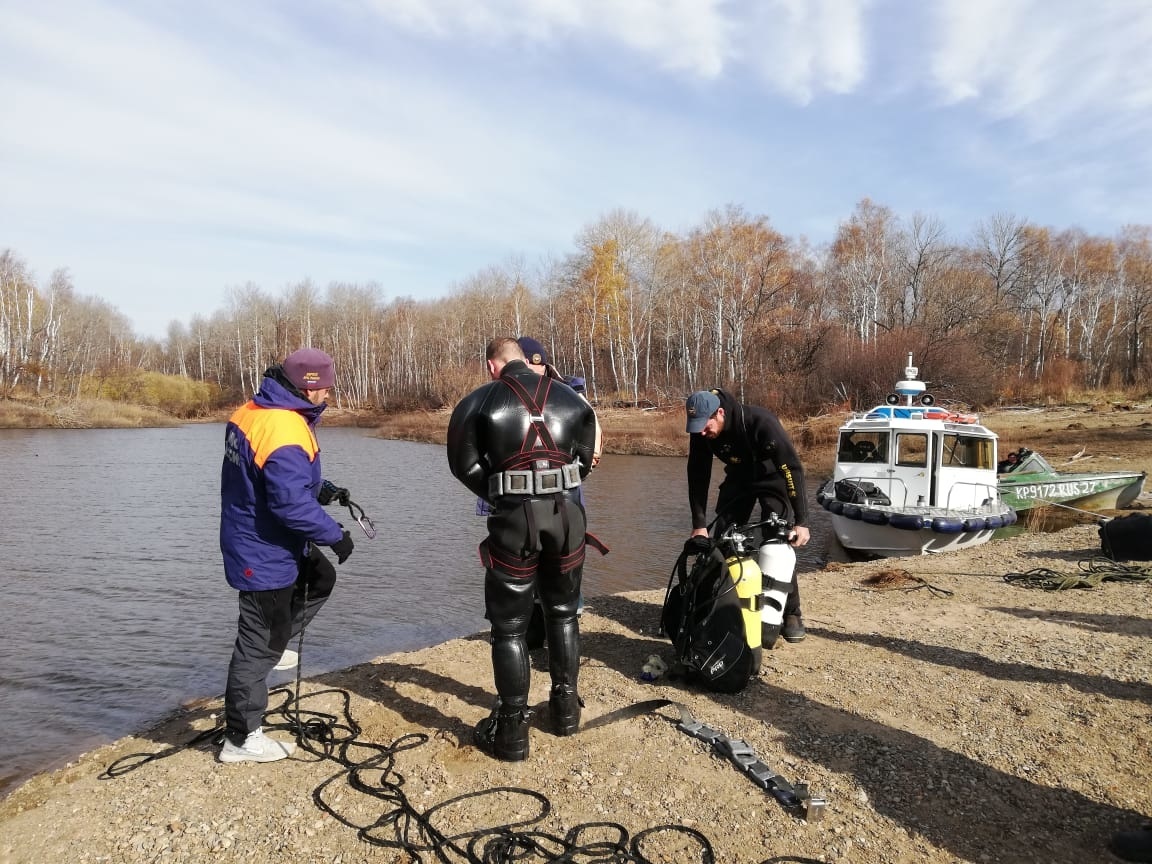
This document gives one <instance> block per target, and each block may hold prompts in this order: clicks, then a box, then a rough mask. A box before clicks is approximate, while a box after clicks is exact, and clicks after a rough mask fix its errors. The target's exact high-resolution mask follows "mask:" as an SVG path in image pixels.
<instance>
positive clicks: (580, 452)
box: [447, 360, 596, 503]
mask: <svg viewBox="0 0 1152 864" xmlns="http://www.w3.org/2000/svg"><path fill="white" fill-rule="evenodd" d="M508 381H516V382H519V383H520V384H521V385H522V386H523V388H524V389H526V390H527V392H529V393H531V394H540V395H539V396H538V397H537V401H538V402H539V404H540V407H541V408H542V409H543V417H544V425H545V427H547V431H548V433H549V434H550V436H551V438H552V446H551V447H548V446H547V445H546V443H545V442H542V441H540V439H539V436H538V435H537V433H536V431H535V430H534V429H533V428H532V422H531V419H530V417H529V411H528V408H527V407H526V406H525V404H524V402H523V400H522V399H521V398H520V397H519V396H518V395H517V394H516V391H515V390H513V389H512V387H510V386H509V383H508ZM595 441H596V413H595V412H594V411H593V410H592V406H591V405H589V404H588V403H587V402H585V401H584V399H582V398H581V397H580V394H578V393H577V392H576V391H575V390H573V389H572V388H571V387H569V386H568V385H567V384H565V383H564V382H563V381H556V380H554V379H552V378H548V377H545V376H541V375H537V374H536V373H535V372H533V371H532V370H531V369H529V368H528V365H527V364H526V363H524V362H523V361H522V360H513V361H512V362H510V363H508V364H507V365H506V366H505V367H504V369H503V370H502V371H501V373H500V378H499V379H497V380H495V381H491V382H489V383H487V384H485V385H483V386H481V387H478V388H477V389H476V390H473V391H472V392H471V393H470V394H468V395H467V396H465V397H464V398H463V399H461V400H460V402H459V404H457V406H456V408H455V409H454V410H453V411H452V418H451V420H449V421H448V446H447V450H448V466H449V468H451V470H452V476H453V477H455V478H456V479H457V480H459V481H460V482H461V483H463V484H464V485H465V486H467V487H468V488H469V489H470V490H472V491H473V492H474V493H476V495H478V496H479V497H481V498H483V499H485V500H486V501H487V500H489V496H488V478H489V476H491V475H492V474H493V473H494V472H497V471H504V470H506V469H507V468H508V467H510V465H509V463H510V462H513V461H516V462H518V463H522V462H524V461H526V459H525V458H523V457H524V456H530V457H536V458H533V459H532V464H531V465H530V466H527V467H532V468H537V469H539V468H559V467H561V466H562V465H566V464H571V463H572V462H579V464H580V476H581V477H586V476H587V475H588V472H589V471H590V470H591V467H592V449H593V447H594V446H595ZM525 448H527V451H528V452H527V454H525ZM516 467H522V466H521V465H519V464H518V465H517V466H516ZM490 503H491V502H490Z"/></svg>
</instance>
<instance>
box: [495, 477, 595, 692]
mask: <svg viewBox="0 0 1152 864" xmlns="http://www.w3.org/2000/svg"><path fill="white" fill-rule="evenodd" d="M585 531H586V524H585V516H584V508H583V507H582V506H581V505H580V503H579V501H578V500H576V498H575V496H571V495H570V494H568V493H564V494H556V495H551V496H545V497H540V498H525V499H515V498H505V499H502V501H501V502H500V504H499V506H498V507H497V508H496V510H495V511H494V512H493V514H492V515H491V516H489V517H488V539H487V540H485V542H484V545H483V547H482V557H483V559H484V564H485V567H486V572H485V578H484V605H485V610H486V612H487V614H488V620H489V621H490V622H491V624H492V672H493V677H494V678H495V683H496V692H497V693H498V694H499V695H500V698H501V700H502V701H504V702H505V703H508V704H512V705H524V704H526V702H527V699H528V687H529V683H530V666H529V662H528V646H527V642H526V639H525V635H526V633H527V632H528V622H529V621H530V620H531V618H532V606H533V597H534V595H535V594H537V593H539V595H540V603H541V606H542V607H543V610H544V627H545V632H546V634H547V639H548V671H549V674H550V675H551V677H552V684H553V685H554V686H555V685H558V684H562V685H568V686H571V687H573V688H575V687H576V683H577V676H578V674H579V668H580V628H579V622H578V619H577V617H576V609H577V606H578V605H579V601H580V579H581V574H582V573H583V569H584V566H583V565H584V533H585Z"/></svg>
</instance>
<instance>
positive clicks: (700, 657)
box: [660, 538, 762, 693]
mask: <svg viewBox="0 0 1152 864" xmlns="http://www.w3.org/2000/svg"><path fill="white" fill-rule="evenodd" d="M725 545H726V541H724V540H710V539H708V538H693V539H691V540H689V541H688V542H687V543H686V544H685V545H684V551H683V552H681V553H680V557H679V558H677V559H676V566H675V568H674V569H673V572H672V576H671V577H669V580H668V591H667V593H666V595H665V597H664V607H663V609H662V610H661V614H660V632H661V633H662V634H663V635H664V636H666V637H668V638H669V639H670V640H671V641H672V646H673V648H674V649H675V653H676V660H677V661H679V663H680V664H681V665H682V666H683V667H684V668H685V669H686V670H687V672H688V678H689V680H691V681H694V682H696V683H699V684H701V685H702V686H703V687H705V688H706V689H708V690H712V691H714V692H716V693H738V692H740V691H741V690H743V689H744V688H745V687H746V686H747V685H748V682H749V681H750V680H751V679H752V678H753V677H754V676H755V675H757V674H758V673H759V672H760V662H761V657H762V649H761V647H760V644H759V643H760V633H759V629H760V626H759V614H758V613H757V616H756V618H757V623H756V631H757V632H756V633H755V634H754V638H750V636H749V634H748V632H747V631H746V622H747V618H746V616H745V614H744V612H743V606H744V605H745V604H746V602H747V601H742V600H741V598H740V596H739V595H738V594H737V589H736V584H735V582H734V581H733V575H732V569H731V568H736V569H737V570H738V569H739V568H740V567H742V566H749V567H756V559H755V558H754V557H737V558H733V557H730V556H728V555H726V552H729V551H731V550H728V549H726V548H725ZM758 572H759V571H758V570H757V573H758ZM674 579H675V580H676V581H675V584H673V580H674ZM758 590H759V580H757V591H758ZM750 641H752V642H754V643H755V647H752V646H751V645H749V642H750Z"/></svg>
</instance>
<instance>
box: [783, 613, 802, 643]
mask: <svg viewBox="0 0 1152 864" xmlns="http://www.w3.org/2000/svg"><path fill="white" fill-rule="evenodd" d="M780 635H781V636H783V637H784V641H785V642H803V641H804V637H805V636H807V635H808V634H807V632H806V631H805V630H804V619H803V618H801V617H800V615H799V614H796V615H785V616H784V628H783V629H782V630H781V631H780Z"/></svg>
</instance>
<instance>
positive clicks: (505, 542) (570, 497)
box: [447, 360, 596, 706]
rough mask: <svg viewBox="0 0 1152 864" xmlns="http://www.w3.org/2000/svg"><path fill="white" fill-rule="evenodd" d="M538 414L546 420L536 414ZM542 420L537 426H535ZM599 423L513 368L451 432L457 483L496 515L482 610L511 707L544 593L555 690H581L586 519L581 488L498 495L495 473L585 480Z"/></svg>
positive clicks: (491, 520) (548, 383)
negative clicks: (569, 472)
mask: <svg viewBox="0 0 1152 864" xmlns="http://www.w3.org/2000/svg"><path fill="white" fill-rule="evenodd" d="M536 409H539V413H536ZM534 415H535V419H534ZM595 441H596V415H595V412H594V411H593V410H592V407H591V406H590V405H589V404H588V403H587V402H585V401H584V399H582V398H581V397H580V395H579V394H577V393H576V392H575V391H574V390H572V389H571V388H570V387H568V386H567V385H566V384H564V383H563V382H560V381H555V380H553V379H550V378H547V377H544V376H541V375H537V374H536V373H535V372H533V371H532V370H531V369H529V368H528V366H527V364H525V363H524V362H523V361H521V360H513V361H512V362H510V363H508V364H507V365H506V366H505V367H504V369H503V370H502V371H501V374H500V378H499V379H497V380H495V381H492V382H491V383H489V384H485V385H484V386H482V387H480V388H478V389H476V390H474V391H473V392H472V393H470V394H469V395H468V396H466V397H464V399H462V400H461V401H460V403H459V404H458V405H457V406H456V408H455V410H454V411H453V412H452V419H451V420H450V421H449V423H448V447H447V449H448V464H449V466H450V468H451V470H452V474H453V476H454V477H456V479H457V480H459V481H460V482H461V483H463V484H464V485H465V486H467V487H468V488H469V489H470V490H471V491H472V492H474V493H475V494H476V495H478V496H479V497H481V498H484V499H485V500H486V501H488V503H489V504H490V505H491V507H492V514H491V515H490V516H489V517H488V537H487V538H486V539H485V540H484V542H483V543H482V544H481V545H480V557H481V560H482V561H483V562H484V566H485V568H486V575H485V580H484V603H485V608H486V611H487V613H488V619H489V621H490V622H491V624H492V669H493V674H494V677H495V680H496V691H497V693H498V694H499V695H500V698H501V701H502V702H503V703H504V704H506V705H512V706H523V705H525V704H526V703H527V698H528V686H529V672H530V667H529V663H528V647H527V644H526V640H525V634H526V633H527V630H528V622H529V620H530V619H531V617H532V605H533V595H534V594H535V593H539V595H540V600H541V605H542V606H543V609H544V619H545V627H546V630H547V635H548V664H549V673H550V674H551V676H552V684H553V686H554V687H555V686H556V685H565V686H569V687H572V688H573V689H575V687H576V678H577V674H578V670H579V663H580V633H579V625H578V623H577V618H576V608H577V605H578V602H579V598H580V577H581V574H582V572H583V566H584V549H585V546H584V544H585V531H586V525H585V518H584V508H583V506H582V505H581V504H580V502H579V499H578V496H577V494H576V492H577V491H578V487H577V488H576V489H570V490H563V489H562V490H560V491H555V492H543V493H541V492H533V493H531V494H504V495H493V494H492V487H491V485H490V481H491V479H492V476H493V475H494V474H496V473H498V472H505V471H509V470H513V471H532V472H539V471H546V470H549V469H557V468H562V467H563V466H564V465H574V466H576V469H577V470H578V472H579V476H580V478H581V479H583V478H584V477H586V476H587V475H588V472H589V471H590V470H591V465H592V453H593V448H594V445H595Z"/></svg>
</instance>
